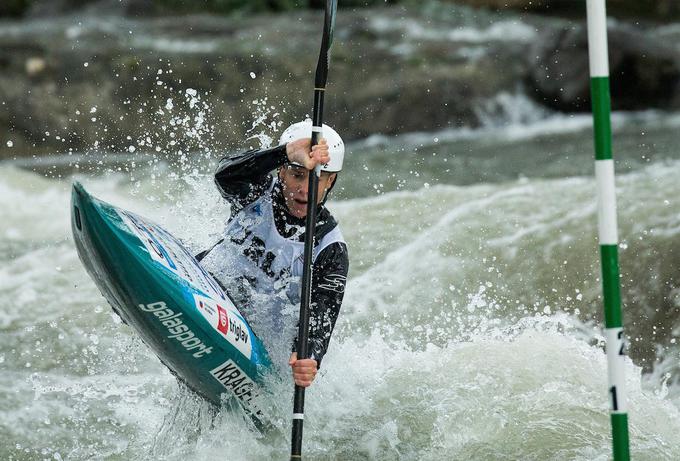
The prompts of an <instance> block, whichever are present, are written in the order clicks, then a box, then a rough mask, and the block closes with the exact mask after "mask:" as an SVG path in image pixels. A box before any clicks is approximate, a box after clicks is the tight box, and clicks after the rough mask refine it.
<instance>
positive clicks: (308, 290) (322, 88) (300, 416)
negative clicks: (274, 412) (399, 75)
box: [290, 0, 338, 460]
mask: <svg viewBox="0 0 680 461" xmlns="http://www.w3.org/2000/svg"><path fill="white" fill-rule="evenodd" d="M337 6H338V2H337V0H327V1H326V13H325V15H324V27H323V36H322V38H321V50H320V52H319V60H318V62H317V64H316V75H315V78H314V110H313V112H312V146H315V145H317V144H318V143H319V140H320V139H321V137H322V131H323V128H322V127H323V100H324V94H325V92H326V81H327V79H328V67H329V64H330V49H331V45H332V44H333V29H334V28H335V12H336V10H337ZM320 174H321V166H320V165H317V167H316V168H315V170H314V172H311V171H310V172H309V183H308V185H309V187H308V190H307V219H306V221H305V252H304V266H303V272H302V297H301V299H300V320H299V323H298V343H297V357H298V359H306V358H307V357H308V356H309V354H308V351H307V349H308V348H307V343H308V336H309V308H310V304H311V302H312V256H313V253H314V231H315V230H316V201H317V197H318V191H317V189H318V184H319V175H320ZM304 416H305V388H304V387H301V386H298V385H296V386H295V397H294V400H293V428H292V434H291V448H290V459H291V460H299V459H302V428H303V423H304Z"/></svg>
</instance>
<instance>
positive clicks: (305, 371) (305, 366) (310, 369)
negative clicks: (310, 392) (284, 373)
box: [288, 352, 318, 387]
mask: <svg viewBox="0 0 680 461" xmlns="http://www.w3.org/2000/svg"><path fill="white" fill-rule="evenodd" d="M288 365H290V367H291V369H292V370H293V380H295V384H297V385H298V386H301V387H309V385H310V384H312V381H314V378H315V377H316V372H317V370H318V368H317V363H316V360H314V359H300V360H298V358H297V352H293V353H292V354H291V356H290V360H289V361H288Z"/></svg>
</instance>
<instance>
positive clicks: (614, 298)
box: [586, 0, 630, 461]
mask: <svg viewBox="0 0 680 461" xmlns="http://www.w3.org/2000/svg"><path fill="white" fill-rule="evenodd" d="M586 1H587V10H588V54H589V58H590V92H591V99H592V104H593V126H594V131H595V177H596V181H597V199H598V200H597V202H598V231H599V240H600V258H601V262H602V288H603V298H604V322H605V336H606V340H607V366H608V375H609V397H610V417H611V425H612V439H613V440H612V441H613V452H614V461H628V460H629V459H630V449H629V443H628V413H627V408H626V392H625V384H626V382H625V381H626V379H625V371H624V365H625V363H624V357H625V352H624V338H623V321H622V315H621V292H620V285H619V262H618V259H619V256H618V249H617V246H618V240H619V239H618V231H617V224H616V190H615V188H614V160H613V158H612V132H611V120H610V111H611V100H610V93H609V56H608V52H607V13H606V10H605V0H586Z"/></svg>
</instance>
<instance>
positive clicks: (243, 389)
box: [210, 359, 262, 416]
mask: <svg viewBox="0 0 680 461" xmlns="http://www.w3.org/2000/svg"><path fill="white" fill-rule="evenodd" d="M210 374H212V375H213V377H214V378H215V379H216V380H218V381H219V382H220V384H222V386H224V388H225V389H227V390H230V391H232V392H233V393H234V395H235V396H236V397H237V398H238V399H239V400H240V401H241V402H242V403H243V407H244V408H245V410H246V411H247V412H249V413H254V414H255V415H258V416H262V411H261V410H260V409H259V408H257V406H256V405H255V403H254V402H253V399H255V398H256V397H257V392H256V391H257V384H255V382H254V381H253V380H252V379H250V378H249V377H248V375H246V373H245V372H244V371H243V370H242V369H241V368H240V367H239V366H238V365H236V363H235V362H234V361H233V360H231V359H229V360H227V361H226V362H224V363H223V364H222V365H220V366H218V367H216V368H213V369H212V370H210Z"/></svg>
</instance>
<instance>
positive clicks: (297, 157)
mask: <svg viewBox="0 0 680 461" xmlns="http://www.w3.org/2000/svg"><path fill="white" fill-rule="evenodd" d="M311 145H312V140H311V138H307V139H304V138H303V139H297V140H295V141H291V142H289V143H288V144H286V155H287V156H288V161H290V162H291V163H297V164H298V165H302V166H304V167H305V168H307V169H308V170H313V169H314V167H316V165H318V164H319V163H321V164H325V163H328V162H330V161H331V157H330V155H329V153H328V143H327V142H326V139H325V138H321V139H320V140H319V144H317V145H316V146H314V148H313V149H310V146H311Z"/></svg>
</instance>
